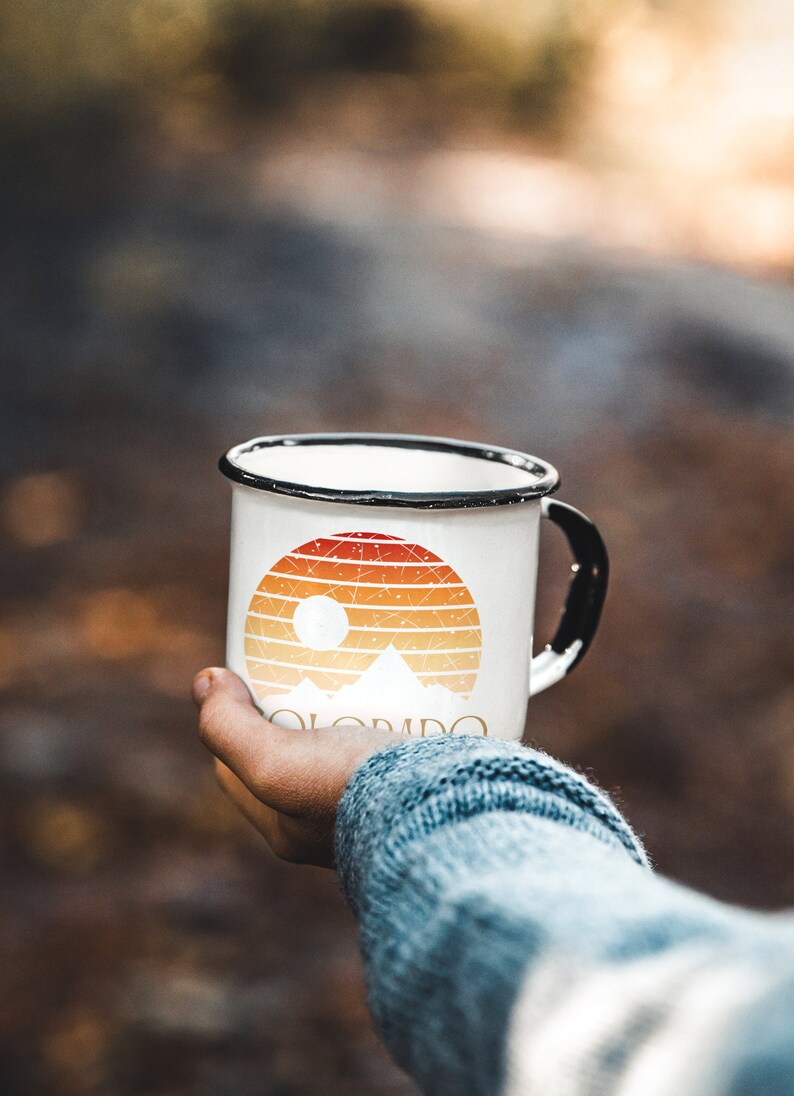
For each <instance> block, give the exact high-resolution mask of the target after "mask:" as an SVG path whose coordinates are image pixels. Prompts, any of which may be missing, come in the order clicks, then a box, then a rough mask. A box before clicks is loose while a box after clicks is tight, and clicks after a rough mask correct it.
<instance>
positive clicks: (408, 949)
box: [337, 739, 790, 1096]
mask: <svg viewBox="0 0 794 1096" xmlns="http://www.w3.org/2000/svg"><path fill="white" fill-rule="evenodd" d="M337 858H338V863H339V867H340V875H341V878H342V882H343V886H344V887H345V890H346V893H347V896H348V899H349V901H350V903H351V905H352V907H353V908H354V910H355V911H356V913H357V915H358V916H359V918H360V921H361V931H362V945H363V951H364V957H365V962H366V965H367V974H368V980H369V984H370V998H371V1007H372V1011H373V1015H374V1017H375V1020H376V1023H377V1025H378V1027H379V1029H380V1031H381V1033H382V1035H383V1037H384V1039H385V1041H386V1042H387V1044H388V1045H389V1046H390V1048H391V1050H392V1052H393V1053H394V1055H395V1057H396V1058H397V1060H398V1061H399V1062H400V1063H401V1064H402V1065H403V1066H404V1067H405V1068H406V1069H407V1070H408V1071H409V1072H410V1073H411V1074H412V1075H414V1076H415V1077H417V1079H418V1080H419V1081H420V1083H421V1084H422V1087H423V1089H424V1090H425V1091H426V1092H428V1093H439V1094H440V1093H443V1094H444V1096H453V1094H456V1093H461V1094H463V1093H466V1094H467V1096H474V1094H478V1093H482V1094H483V1096H484V1094H486V1093H487V1094H488V1096H493V1094H494V1093H497V1092H500V1091H502V1090H506V1091H508V1092H510V1091H513V1092H516V1093H518V1092H535V1091H539V1092H542V1093H543V1096H556V1093H557V1092H559V1093H563V1092H564V1093H571V1094H573V1093H586V1092H591V1091H592V1092H595V1091H598V1092H601V1091H605V1092H612V1091H616V1088H615V1087H614V1085H613V1086H610V1085H609V1081H610V1076H611V1075H610V1074H609V1071H610V1070H611V1071H612V1073H613V1074H614V1078H613V1079H616V1078H617V1076H618V1075H620V1076H624V1075H627V1074H628V1070H629V1068H639V1067H637V1065H636V1063H637V1062H638V1061H639V1055H638V1052H637V1047H638V1045H639V1044H638V1035H637V1031H638V1030H640V1029H642V1028H643V1024H644V1029H643V1030H645V1032H646V1033H647V1031H648V1030H650V1029H651V1028H653V1027H654V1026H655V1027H657V1028H659V1029H660V1030H661V1029H662V1028H663V1027H664V1025H665V1024H666V1023H667V1021H668V1020H669V1018H670V1016H671V1015H672V1003H673V1001H674V999H675V995H676V993H677V992H679V991H680V990H681V988H682V987H687V988H688V987H691V986H694V984H695V983H694V982H693V981H692V979H693V976H694V975H695V974H696V973H697V972H698V971H699V970H701V969H704V970H712V971H713V969H714V962H715V954H717V955H718V956H719V962H718V963H717V972H716V977H717V982H718V983H719V984H720V985H721V986H722V991H723V996H725V995H727V998H729V999H731V1000H734V999H735V1001H734V1003H735V1006H736V1007H735V1008H734V1010H733V1012H731V1011H730V1010H723V1013H724V1014H721V1019H720V1021H719V1025H718V1026H720V1030H722V1029H725V1030H727V1029H728V1028H729V1027H730V1023H731V1020H732V1017H733V1016H734V1015H735V1014H736V1009H739V1008H740V1007H744V1006H745V1005H746V1004H747V1003H748V1002H750V999H751V998H752V997H753V994H755V995H756V996H757V995H758V993H759V992H760V991H761V990H762V989H763V986H762V983H763V979H764V977H768V970H767V967H765V966H764V963H763V962H761V963H760V965H759V964H758V963H756V964H755V966H752V964H751V967H752V970H753V971H754V972H755V976H754V977H752V978H750V979H749V981H748V980H747V979H746V978H745V976H744V975H745V973H746V972H745V967H747V952H748V949H749V951H750V952H752V951H753V949H756V950H758V949H761V950H763V944H762V940H763V938H764V934H763V933H762V932H760V930H759V929H758V928H757V926H758V924H759V921H760V919H758V918H753V917H751V916H749V915H744V914H742V913H740V912H737V911H732V910H729V909H726V908H725V907H722V906H720V905H718V904H717V903H714V902H711V901H709V900H708V899H705V898H702V897H700V896H697V895H694V894H692V893H691V892H688V891H686V890H684V889H683V888H678V887H675V886H674V885H672V884H670V883H668V882H666V881H664V880H662V879H660V878H658V877H656V876H654V875H653V874H652V873H651V872H650V871H649V869H648V868H647V865H646V863H645V859H644V855H643V853H642V851H641V849H640V846H639V843H638V842H637V841H636V839H635V838H634V836H633V834H632V833H631V831H630V830H629V828H628V826H627V825H626V823H625V821H624V820H623V819H622V817H621V816H620V814H619V813H618V812H617V810H616V809H615V808H614V806H613V805H612V804H611V803H610V801H609V800H608V799H607V798H606V797H604V796H602V795H601V794H600V793H598V792H597V791H596V790H595V789H592V788H591V787H590V786H589V785H588V784H587V783H586V782H585V781H584V780H583V779H582V778H581V777H579V776H577V775H576V774H573V773H571V772H570V770H566V769H564V768H563V767H562V766H560V765H558V764H557V763H556V762H554V761H552V760H551V759H550V758H546V757H545V756H544V755H540V754H537V753H534V752H533V751H529V750H523V749H521V748H516V747H513V746H510V745H509V744H506V743H505V744H498V743H487V742H483V741H482V740H476V739H457V740H455V739H441V740H434V741H432V742H431V741H428V742H419V743H415V742H414V743H405V744H401V745H399V746H396V747H394V748H392V749H390V750H387V751H385V752H384V753H381V754H379V755H377V756H376V757H374V758H372V759H370V761H369V762H367V763H366V764H365V765H364V766H362V768H361V769H360V770H359V772H358V773H357V774H356V775H355V777H354V778H353V780H352V781H351V784H350V786H349V788H348V791H347V792H346V794H345V797H344V799H343V801H342V804H341V807H340V812H339V822H338V831H337ZM756 936H758V939H759V943H758V945H757V946H756V944H755V938H756ZM736 949H738V952H737V954H740V955H741V956H742V958H741V962H739V966H741V968H742V972H743V973H741V976H740V974H739V973H737V972H734V974H727V973H726V971H727V969H728V967H729V966H730V961H728V967H726V965H725V962H724V961H723V959H724V957H725V956H726V955H728V956H729V957H730V953H731V952H732V951H734V950H736ZM789 954H790V952H789ZM737 962H738V960H737ZM737 970H738V968H737ZM759 971H760V974H759ZM720 977H721V978H722V981H720ZM704 984H705V983H704ZM745 999H747V1000H745ZM701 1012H702V1010H701ZM712 1019H714V1017H712ZM715 1022H716V1021H715ZM695 1026H696V1025H695ZM713 1026H714V1024H712V1027H713ZM713 1042H714V1039H712V1043H713ZM710 1066H711V1063H709V1062H708V1061H706V1062H705V1063H704V1064H703V1071H704V1075H705V1072H708V1069H709V1068H710ZM654 1076H655V1077H656V1078H657V1081H658V1070H657V1071H656V1073H655V1074H654ZM566 1077H567V1078H568V1087H565V1084H564V1083H563V1082H564V1080H565V1078H566ZM572 1085H573V1086H574V1087H571V1086H572ZM575 1085H580V1086H585V1087H575ZM597 1085H600V1086H601V1087H596V1086H597ZM604 1085H606V1086H607V1087H604ZM638 1091H639V1090H638ZM651 1091H652V1090H651V1089H650V1088H648V1089H647V1096H650V1093H651ZM658 1091H659V1092H662V1091H664V1092H665V1093H666V1092H668V1091H673V1090H672V1089H670V1088H668V1089H661V1088H660V1089H659V1090H658Z"/></svg>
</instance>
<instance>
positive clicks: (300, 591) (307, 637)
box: [245, 532, 482, 700]
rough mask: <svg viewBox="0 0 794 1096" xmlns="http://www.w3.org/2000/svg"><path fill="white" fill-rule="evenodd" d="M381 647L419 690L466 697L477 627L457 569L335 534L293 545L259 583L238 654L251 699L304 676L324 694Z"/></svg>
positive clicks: (379, 540) (373, 540)
mask: <svg viewBox="0 0 794 1096" xmlns="http://www.w3.org/2000/svg"><path fill="white" fill-rule="evenodd" d="M389 645H391V646H393V647H394V648H395V650H396V651H398V652H399V654H400V655H401V656H402V658H403V659H404V660H405V662H406V663H407V665H408V666H409V668H410V669H411V670H412V671H413V673H414V674H415V675H416V677H417V679H418V681H419V682H420V683H421V684H422V685H424V686H430V685H443V686H444V688H446V689H449V690H450V691H451V692H454V693H457V694H459V695H460V696H462V697H468V695H469V694H470V693H471V690H472V689H473V687H474V682H475V680H476V677H477V671H478V669H479V666H480V653H481V649H482V632H481V629H480V617H479V614H478V612H477V608H476V606H475V604H474V601H473V600H472V596H471V593H470V592H469V590H468V588H467V587H466V585H465V583H464V582H462V581H461V579H460V577H459V576H458V575H457V574H456V572H455V571H454V570H453V569H452V568H451V567H449V566H448V565H447V564H446V563H444V561H443V560H441V559H439V557H438V556H436V555H434V554H433V553H432V552H430V551H428V550H427V548H422V547H421V546H420V545H418V544H409V543H408V542H407V541H404V540H401V539H400V538H399V537H393V536H388V535H386V534H385V533H360V532H359V533H336V534H334V535H333V536H330V537H321V538H318V539H317V540H310V541H308V542H307V543H306V544H301V546H300V547H299V548H296V549H295V550H294V551H292V552H290V553H289V554H288V555H286V556H284V557H283V558H282V559H280V560H279V561H278V563H276V564H275V565H274V566H273V568H272V570H270V571H268V573H267V574H266V575H265V576H264V578H263V579H262V581H261V582H260V583H259V586H258V588H257V591H256V593H255V594H254V596H253V598H252V599H251V604H250V605H249V607H248V616H247V619H246V628H245V657H246V664H247V668H248V674H249V677H250V679H251V684H252V686H253V689H254V692H255V693H256V695H257V698H258V699H260V700H261V699H264V697H265V696H272V695H274V694H279V693H286V692H289V691H291V690H292V689H294V688H295V687H296V686H297V685H299V684H300V683H301V682H302V681H304V680H305V679H309V680H310V681H312V682H313V683H314V684H315V685H316V686H317V687H318V688H319V689H321V690H322V691H323V692H325V693H326V694H328V695H333V694H334V693H336V692H337V691H338V690H339V689H341V688H342V687H343V686H344V685H352V684H354V683H355V682H356V681H357V680H358V678H359V677H361V675H362V674H363V673H364V672H365V670H367V669H368V668H369V667H370V666H371V665H372V664H373V663H374V662H375V660H376V659H377V658H378V655H380V654H381V653H382V652H383V651H385V650H386V649H387V648H388V647H389Z"/></svg>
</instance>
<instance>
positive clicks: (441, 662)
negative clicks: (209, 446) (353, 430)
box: [220, 434, 608, 739]
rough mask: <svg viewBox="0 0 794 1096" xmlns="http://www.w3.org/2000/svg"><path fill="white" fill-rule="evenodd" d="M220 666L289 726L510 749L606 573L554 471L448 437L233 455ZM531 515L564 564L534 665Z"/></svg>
mask: <svg viewBox="0 0 794 1096" xmlns="http://www.w3.org/2000/svg"><path fill="white" fill-rule="evenodd" d="M220 468H221V471H222V472H223V473H224V474H225V475H226V476H228V478H229V479H230V480H231V481H232V486H233V498H232V531H231V573H230V582H229V617H228V636H227V665H228V667H229V668H230V669H232V670H234V671H235V672H236V673H238V674H239V675H240V676H241V677H242V678H243V680H244V681H245V682H246V683H247V684H248V687H249V688H250V690H251V693H252V694H253V696H254V698H255V700H256V703H257V706H258V707H259V709H260V710H261V711H262V713H263V715H265V716H266V717H267V718H268V719H271V720H272V721H273V722H275V723H278V724H280V725H282V726H286V727H295V728H298V729H300V728H303V729H306V728H312V727H324V726H330V725H332V724H336V725H348V724H350V725H354V726H362V727H364V726H373V727H380V728H383V729H390V730H393V731H395V732H402V733H408V734H411V735H420V736H431V735H441V734H476V735H492V736H495V737H498V738H507V739H518V738H520V737H521V735H522V733H523V730H524V722H525V717H526V707H527V700H528V699H529V697H530V696H532V695H534V694H535V693H538V692H540V691H541V690H542V689H546V688H548V686H549V685H553V684H554V683H555V682H557V681H559V680H560V679H561V678H563V677H564V676H565V675H566V674H567V673H569V672H570V671H571V670H572V669H573V667H574V666H575V665H576V664H577V663H578V662H579V661H580V660H581V658H582V657H583V655H584V653H585V651H586V650H587V648H588V646H589V644H590V641H591V640H592V638H593V635H594V633H595V630H596V628H597V626H598V620H599V617H600V614H601V608H602V605H603V602H604V597H605V595H606V587H607V575H608V562H607V555H606V550H605V548H604V544H603V541H602V539H601V537H600V535H599V533H598V531H597V530H596V528H595V526H594V525H593V524H592V522H590V521H589V519H588V518H586V517H584V515H582V514H580V513H579V511H578V510H574V509H573V507H570V506H567V505H565V503H561V502H555V501H552V500H550V499H549V498H548V495H550V494H551V493H552V492H553V491H555V490H556V489H557V487H558V486H559V476H558V475H557V472H556V471H555V469H554V468H552V466H551V465H550V464H547V463H546V462H545V461H542V460H538V459H537V458H536V457H531V456H528V455H527V454H526V453H519V452H515V451H514V450H511V449H503V448H500V447H498V446H486V445H479V444H475V443H473V442H464V441H453V440H451V439H447V438H433V437H414V436H411V435H401V434H394V435H381V434H295V435H283V436H276V437H264V438H255V439H253V440H252V441H248V442H244V443H243V444H241V445H237V446H235V447H234V448H233V449H230V450H229V452H228V453H226V454H225V456H223V457H222V458H221V461H220ZM541 517H545V518H548V519H549V520H550V521H552V522H553V523H554V524H555V525H558V526H559V527H560V528H561V529H562V531H563V532H564V533H565V535H566V537H567V539H568V541H569V544H570V547H571V550H572V553H573V556H574V559H575V563H574V565H573V571H574V577H573V579H572V581H571V584H570V588H569V592H568V597H567V600H566V604H565V608H564V610H563V613H562V617H561V619H560V623H559V626H558V628H557V631H556V633H555V635H554V638H553V639H552V641H551V643H550V644H549V645H548V646H547V647H546V648H545V649H544V650H543V651H542V652H541V653H540V654H538V655H536V656H535V657H534V658H533V657H532V632H533V621H534V614H535V587H536V580H537V570H538V538H539V533H540V519H541Z"/></svg>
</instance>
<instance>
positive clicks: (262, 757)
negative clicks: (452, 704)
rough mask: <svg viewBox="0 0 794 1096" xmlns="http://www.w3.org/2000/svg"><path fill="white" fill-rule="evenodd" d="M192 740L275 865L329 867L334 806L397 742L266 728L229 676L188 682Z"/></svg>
mask: <svg viewBox="0 0 794 1096" xmlns="http://www.w3.org/2000/svg"><path fill="white" fill-rule="evenodd" d="M193 699H194V700H195V702H196V704H197V706H198V708H199V736H200V738H201V741H202V742H203V743H204V745H205V746H206V747H207V749H208V750H209V751H210V753H212V754H214V756H215V775H216V777H217V779H218V783H219V784H220V786H221V788H222V789H223V790H224V792H226V794H227V795H228V796H229V798H230V799H231V800H232V801H233V802H234V803H235V804H236V805H237V807H238V808H239V809H240V811H241V812H242V813H243V814H244V815H245V817H246V818H247V819H248V821H249V822H250V823H251V824H252V825H253V826H255V827H256V829H258V830H259V832H260V833H261V834H262V835H263V836H264V838H265V840H266V841H267V843H268V845H270V847H271V849H272V850H273V852H274V853H275V854H276V855H277V856H279V857H281V859H282V860H289V861H290V862H292V863H296V864H318V865H321V866H323V867H328V868H332V867H333V866H334V825H335V822H336V809H337V807H338V805H339V800H340V799H341V797H342V793H343V792H344V790H345V787H346V786H347V782H348V780H349V779H350V777H351V776H352V775H353V772H354V771H355V770H356V769H357V768H358V766H359V765H360V764H361V763H362V762H363V761H364V760H365V759H366V758H367V757H369V756H370V754H373V753H376V752H377V751H378V750H382V749H384V748H385V747H386V746H389V745H391V744H392V743H394V742H398V741H399V740H400V737H399V736H398V735H394V734H393V733H391V732H389V731H376V730H372V729H368V728H362V727H324V728H322V729H319V730H306V731H296V730H291V729H289V728H285V727H277V726H275V725H274V724H273V723H269V722H268V721H267V720H266V719H265V718H264V717H263V716H261V715H260V714H259V712H258V711H257V710H256V708H255V707H254V704H253V701H252V699H251V695H250V693H249V692H248V689H247V688H246V687H245V685H244V684H243V682H242V681H241V680H240V678H239V677H238V676H237V675H236V674H234V673H232V672H231V670H221V669H218V668H215V667H213V668H211V669H207V670H201V671H200V673H198V674H196V676H195V678H194V679H193Z"/></svg>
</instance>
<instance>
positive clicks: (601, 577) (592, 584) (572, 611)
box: [529, 499, 609, 696]
mask: <svg viewBox="0 0 794 1096" xmlns="http://www.w3.org/2000/svg"><path fill="white" fill-rule="evenodd" d="M540 505H541V514H542V516H543V517H544V518H548V520H549V521H551V522H553V523H554V524H555V525H557V526H558V527H559V528H560V529H562V531H563V533H564V534H565V536H566V538H567V540H568V544H569V546H570V549H571V552H572V554H573V558H574V560H575V562H574V564H573V565H572V567H571V570H572V571H573V572H574V576H573V578H572V579H571V584H570V586H569V587H568V596H567V597H566V599H565V606H564V608H563V610H562V616H561V617H560V623H559V624H558V625H557V631H556V632H555V633H554V638H553V639H552V641H551V643H549V644H547V645H546V647H545V649H544V650H543V651H541V652H540V654H539V655H535V657H534V658H533V659H532V662H531V664H530V675H529V695H530V696H534V695H535V694H536V693H540V692H542V691H543V690H544V689H548V687H549V686H550V685H554V684H556V683H557V682H558V681H561V680H562V678H564V677H565V675H566V674H569V673H570V672H571V670H572V669H573V668H574V666H576V665H577V664H578V663H579V662H581V661H582V659H583V658H584V656H585V652H586V651H587V648H588V647H589V646H590V644H591V642H592V640H593V636H594V635H595V633H596V629H597V628H598V621H599V620H600V618H601V610H602V608H603V606H604V598H605V597H606V595H607V582H608V581H609V557H608V556H607V550H606V546H605V545H604V542H603V540H602V539H601V534H600V533H599V531H598V529H596V527H595V525H593V523H592V521H590V519H589V518H587V517H585V515H584V514H582V513H580V512H579V511H578V510H575V509H574V507H573V506H569V505H568V504H567V503H565V502H557V501H556V500H555V499H541V503H540Z"/></svg>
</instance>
